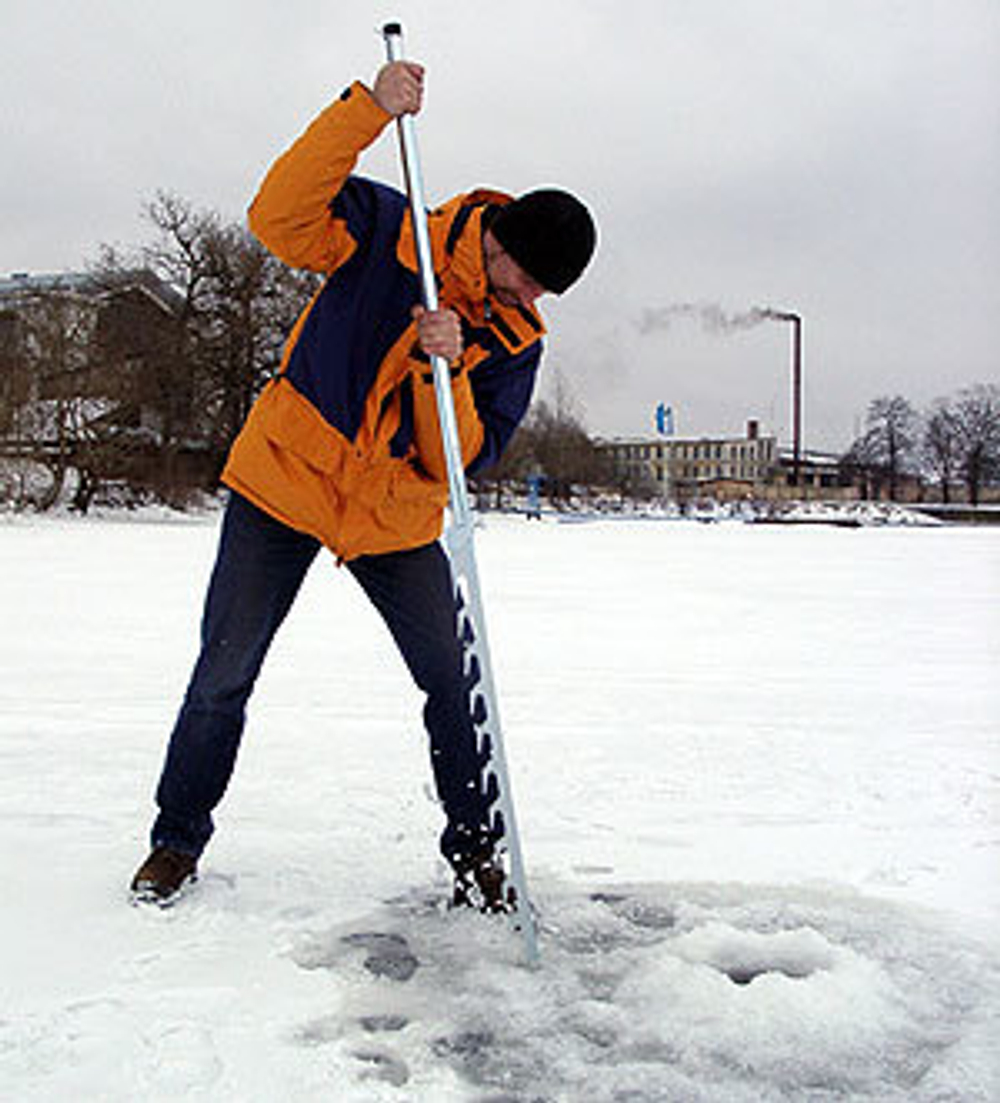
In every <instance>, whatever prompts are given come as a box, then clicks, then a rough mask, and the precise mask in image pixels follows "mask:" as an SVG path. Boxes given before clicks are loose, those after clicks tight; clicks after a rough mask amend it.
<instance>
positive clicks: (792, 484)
mask: <svg viewBox="0 0 1000 1103" xmlns="http://www.w3.org/2000/svg"><path fill="white" fill-rule="evenodd" d="M597 446H598V448H599V450H600V451H601V452H602V453H603V454H604V455H606V456H607V457H608V458H609V459H610V461H611V463H612V466H613V469H614V471H615V475H616V477H617V479H618V480H619V481H620V482H621V483H623V484H626V485H628V486H630V487H632V488H634V489H636V490H639V491H643V490H645V491H646V492H647V493H649V494H653V495H655V496H657V497H660V498H665V499H669V500H671V501H676V502H689V501H697V500H699V499H713V500H715V501H720V502H732V501H746V500H750V499H753V500H758V501H759V500H779V501H780V500H786V499H800V498H824V499H838V500H853V499H856V498H858V497H859V496H860V494H859V491H858V488H857V487H855V486H854V485H853V484H852V482H851V479H850V478H849V477H848V475H847V474H845V472H844V471H843V470H842V468H841V464H840V458H839V457H838V456H835V455H832V454H829V453H823V452H815V451H805V452H803V453H802V455H801V456H800V457H799V460H798V463H797V464H796V462H795V458H794V456H793V454H792V453H791V452H790V451H786V450H784V449H781V448H779V446H778V442H777V440H776V438H775V437H773V436H762V435H761V434H760V430H759V425H758V423H757V422H756V421H748V422H747V429H746V435H745V436H743V437H699V438H686V439H685V438H678V437H669V438H665V437H662V436H660V437H648V436H647V437H627V438H615V439H613V440H602V441H598V443H597Z"/></svg>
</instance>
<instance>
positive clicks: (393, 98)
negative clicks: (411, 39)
mask: <svg viewBox="0 0 1000 1103" xmlns="http://www.w3.org/2000/svg"><path fill="white" fill-rule="evenodd" d="M372 96H373V97H374V99H375V102H376V103H377V104H378V105H379V107H381V108H382V110H383V111H387V112H388V113H389V114H390V115H393V116H395V117H397V118H398V116H400V115H416V113H417V112H418V111H419V110H420V105H421V103H422V102H423V98H424V67H423V66H422V65H418V64H417V62H415V61H390V62H389V63H388V64H386V65H383V66H382V68H381V69H379V71H378V75H377V76H376V77H375V86H374V87H373V88H372Z"/></svg>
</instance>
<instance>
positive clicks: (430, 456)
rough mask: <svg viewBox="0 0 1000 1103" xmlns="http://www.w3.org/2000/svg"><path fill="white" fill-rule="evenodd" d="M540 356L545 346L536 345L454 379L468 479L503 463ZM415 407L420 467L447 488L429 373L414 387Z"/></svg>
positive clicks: (532, 386) (467, 371) (456, 413)
mask: <svg viewBox="0 0 1000 1103" xmlns="http://www.w3.org/2000/svg"><path fill="white" fill-rule="evenodd" d="M541 353H542V343H541V341H536V342H535V343H534V344H532V345H530V346H529V347H528V348H526V349H525V350H524V351H522V352H520V353H518V354H517V355H515V356H511V357H503V358H499V359H498V358H494V357H491V358H490V359H489V360H487V361H485V362H484V363H482V364H480V365H479V366H477V367H475V368H473V369H471V370H459V372H458V373H457V374H455V375H454V376H453V379H452V385H451V393H452V399H453V401H454V403H455V418H456V420H457V422H458V436H459V441H460V444H461V447H462V462H463V463H464V465H465V468H466V471H467V472H468V474H470V475H475V474H478V473H479V472H480V471H484V470H486V469H487V468H489V467H492V466H493V464H495V463H496V462H497V460H499V459H500V457H501V455H502V454H503V451H504V449H505V448H506V447H507V445H508V443H509V442H510V438H511V437H512V436H513V435H514V430H515V429H516V428H517V427H518V425H519V424H520V422H521V419H522V418H523V417H524V415H525V413H527V410H528V406H529V405H530V403H531V395H532V392H533V390H534V387H535V376H536V374H537V370H538V363H539V360H540V359H541ZM413 402H414V411H413V412H414V435H415V439H416V445H417V453H418V455H419V457H420V463H421V466H422V467H423V468H424V470H425V471H426V472H427V473H428V474H429V475H430V476H431V477H432V478H434V479H437V480H440V481H441V482H444V481H445V480H446V479H447V477H448V469H447V465H446V463H445V458H444V447H443V445H442V442H441V430H440V426H439V423H438V416H437V398H436V394H435V390H434V383H433V378H432V376H431V373H430V369H429V368H428V369H427V370H426V371H424V372H422V373H420V374H419V375H418V376H417V378H416V380H415V381H414V397H413Z"/></svg>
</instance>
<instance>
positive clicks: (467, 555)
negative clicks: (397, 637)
mask: <svg viewBox="0 0 1000 1103" xmlns="http://www.w3.org/2000/svg"><path fill="white" fill-rule="evenodd" d="M382 35H383V38H384V39H385V47H386V55H387V57H388V59H389V61H402V60H403V28H402V27H401V25H400V24H399V23H387V24H386V25H385V26H384V27H383V28H382ZM396 122H397V126H398V130H399V144H400V153H401V157H402V162H403V175H404V177H405V179H406V190H407V194H408V196H409V201H410V217H411V219H412V222H413V236H414V241H415V244H416V251H417V262H418V266H419V270H420V289H421V297H422V299H423V305H424V307H425V308H426V309H427V310H436V309H437V307H438V296H437V283H436V281H435V278H434V260H433V256H432V254H431V243H430V233H429V231H428V229H427V208H426V203H425V202H424V183H423V176H422V174H421V169H420V154H419V150H418V148H417V132H416V124H415V123H414V120H413V116H412V115H400V116H399V117H398V118H397V120H396ZM431 371H432V373H433V378H434V392H435V396H436V398H437V411H438V419H439V421H440V426H441V439H442V443H443V445H444V454H445V461H446V464H447V468H448V493H449V498H450V502H449V504H450V508H451V527H450V530H449V532H448V533H447V535H446V547H447V549H448V557H449V559H450V561H451V567H452V575H453V579H454V585H455V594H456V600H457V603H458V607H459V610H460V616H462V617H463V618H465V624H464V626H463V628H468V629H470V630H471V631H469V632H466V631H464V630H463V631H462V636H463V638H467V637H468V636H470V635H471V639H470V640H468V645H467V655H468V661H469V669H468V673H469V675H471V676H474V677H475V678H477V679H478V688H477V689H473V691H472V693H473V694H475V698H474V700H473V701H472V718H473V722H474V724H475V726H476V730H477V736H478V738H479V740H480V749H482V748H483V747H484V746H485V745H486V744H487V741H488V744H489V747H490V751H491V754H490V759H489V767H490V769H491V770H492V773H493V776H494V778H495V779H496V787H497V793H498V796H497V804H498V805H499V808H500V815H501V817H502V823H501V824H500V825H499V826H501V827H502V832H503V834H502V837H503V842H504V845H505V846H506V850H507V854H508V856H509V859H510V878H509V879H510V883H511V885H512V887H513V889H514V902H513V903H514V912H513V921H514V926H515V928H516V929H517V930H518V931H519V932H520V933H521V935H522V937H523V939H524V950H525V956H526V958H527V961H528V964H529V965H531V966H534V965H536V964H537V963H538V936H537V932H536V929H535V919H534V915H533V914H532V911H531V902H530V900H529V898H528V886H527V879H526V877H525V871H524V860H523V857H522V854H521V844H520V837H519V835H518V830H517V820H516V818H515V815H514V802H513V798H512V796H511V787H510V777H509V773H508V770H507V758H506V754H505V751H504V744H503V736H502V733H501V728H500V710H499V707H498V703H497V693H496V686H495V684H494V681H493V664H492V663H491V661H490V652H489V643H488V640H487V635H486V618H485V615H484V612H483V606H482V597H481V590H480V586H479V572H478V568H477V566H476V557H475V550H474V547H473V521H472V511H471V509H470V507H469V492H468V488H467V486H466V482H465V468H464V466H463V463H462V449H461V443H460V438H459V435H458V422H457V419H456V417H455V403H454V400H453V398H452V394H451V377H450V374H449V371H448V364H447V362H446V361H445V359H444V358H443V357H441V356H432V357H431ZM475 684H477V683H475V682H474V685H475ZM471 696H472V695H471V694H470V697H471Z"/></svg>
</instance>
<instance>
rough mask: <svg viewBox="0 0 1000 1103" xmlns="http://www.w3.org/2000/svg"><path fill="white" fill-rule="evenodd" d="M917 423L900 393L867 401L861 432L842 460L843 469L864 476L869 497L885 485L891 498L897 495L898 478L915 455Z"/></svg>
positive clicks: (911, 409) (912, 409) (915, 416)
mask: <svg viewBox="0 0 1000 1103" xmlns="http://www.w3.org/2000/svg"><path fill="white" fill-rule="evenodd" d="M918 424H919V419H918V417H917V412H916V410H914V408H913V406H911V405H910V403H909V402H908V401H907V400H906V399H905V398H903V397H902V396H900V395H895V396H893V397H883V398H876V399H874V400H873V401H872V402H871V403H870V404H869V406H868V415H867V418H866V429H865V432H864V433H863V434H862V435H861V436H860V437H859V438H858V439H857V440H856V441H855V442H854V443H853V444H852V445H851V448H850V450H849V451H848V452H847V454H846V455H845V457H844V459H843V460H842V466H843V467H844V468H845V469H847V470H849V471H852V472H853V473H854V474H855V475H857V474H860V475H862V476H863V477H864V479H865V481H866V483H867V489H868V491H869V496H871V497H878V495H879V492H880V488H881V487H882V486H884V485H886V484H887V485H888V487H889V498H890V499H891V500H892V501H895V500H896V498H897V497H898V496H899V484H900V479H901V477H902V475H903V474H904V473H905V472H906V471H907V470H908V469H909V468H910V466H911V464H912V462H913V459H914V456H915V452H916V444H917V426H918Z"/></svg>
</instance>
